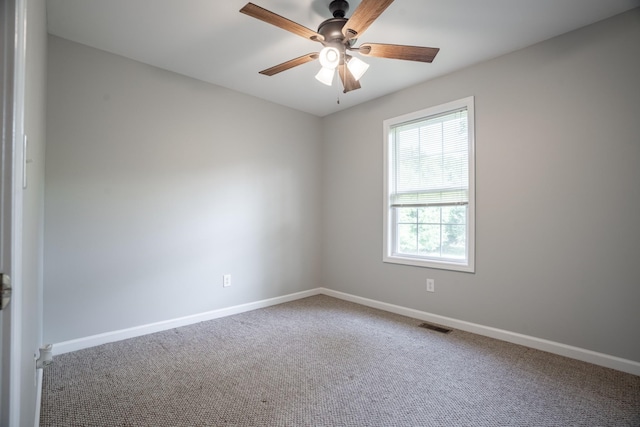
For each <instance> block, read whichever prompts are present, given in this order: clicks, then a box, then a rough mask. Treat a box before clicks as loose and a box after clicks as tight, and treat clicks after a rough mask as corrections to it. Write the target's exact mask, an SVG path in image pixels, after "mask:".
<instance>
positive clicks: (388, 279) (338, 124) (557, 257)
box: [322, 9, 640, 361]
mask: <svg viewBox="0 0 640 427" xmlns="http://www.w3.org/2000/svg"><path fill="white" fill-rule="evenodd" d="M638 46H640V9H635V10H633V11H631V12H629V13H626V14H624V15H620V16H617V17H614V18H612V19H609V20H607V21H603V22H601V23H597V24H595V25H592V26H589V27H586V28H583V29H580V30H578V31H575V32H572V33H569V34H566V35H563V36H561V37H558V38H554V39H552V40H549V41H547V42H544V43H541V44H538V45H535V46H533V47H530V48H527V49H524V50H521V51H518V52H515V53H513V54H509V55H506V56H503V57H500V58H497V59H494V60H491V61H488V62H485V63H482V64H480V65H476V66H473V67H470V68H468V69H465V70H463V71H461V72H457V73H454V74H451V75H448V76H445V77H442V78H439V79H436V80H433V81H430V82H428V83H425V84H422V85H419V86H416V87H412V88H410V89H408V90H405V91H402V92H399V93H395V94H393V95H390V96H387V97H384V98H380V99H378V100H375V101H373V102H370V103H367V104H364V105H361V106H358V107H355V108H352V109H350V110H348V111H346V112H341V113H339V114H335V115H332V116H328V117H326V118H325V119H324V122H323V129H324V131H325V140H324V153H323V158H324V175H323V183H324V184H323V191H324V196H323V201H324V210H323V224H324V228H323V237H324V238H323V265H322V272H323V283H324V285H325V286H327V287H329V288H331V289H334V290H338V291H343V292H347V293H351V294H355V295H359V296H362V297H366V298H372V299H375V300H380V301H384V302H387V303H392V304H397V305H400V306H404V307H409V308H414V309H418V310H423V311H427V312H431V313H435V314H439V315H443V316H448V317H452V318H455V319H460V320H465V321H469V322H474V323H478V324H481V325H486V326H491V327H496V328H500V329H505V330H508V331H513V332H517V333H522V334H526V335H530V336H534V337H539V338H543V339H549V340H553V341H557V342H560V343H565V344H568V345H573V346H577V347H581V348H585V349H589V350H594V351H598V352H603V353H606V354H611V355H614V356H619V357H623V358H627V359H631V360H635V361H640V340H638V328H639V327H640V309H639V303H640V275H639V274H638V260H640V249H639V245H640V243H639V242H640V167H639V165H640V84H639V83H638V76H640V55H638ZM436 61H437V59H436ZM365 78H366V76H365ZM363 86H366V82H365V81H363ZM470 95H474V96H475V106H476V109H475V111H476V151H477V156H476V168H477V173H476V189H477V193H476V194H477V205H476V207H477V215H476V221H477V222H476V227H477V231H476V273H475V274H468V273H457V272H450V271H444V270H432V269H425V268H417V267H410V266H400V265H392V264H384V263H382V138H383V135H382V121H383V120H384V119H388V118H391V117H396V116H399V115H402V114H405V113H408V112H412V111H417V110H419V109H422V108H426V107H430V106H433V105H438V104H441V103H444V102H447V101H451V100H455V99H459V98H463V97H466V96H470ZM428 277H430V278H434V279H435V285H436V292H435V293H433V294H431V293H426V292H425V279H426V278H428Z"/></svg>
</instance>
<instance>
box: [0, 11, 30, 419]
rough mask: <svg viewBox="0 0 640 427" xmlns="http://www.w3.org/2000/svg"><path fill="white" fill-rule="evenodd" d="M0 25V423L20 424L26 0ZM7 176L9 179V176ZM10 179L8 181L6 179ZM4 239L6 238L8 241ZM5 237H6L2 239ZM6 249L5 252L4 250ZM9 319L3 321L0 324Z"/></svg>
mask: <svg viewBox="0 0 640 427" xmlns="http://www.w3.org/2000/svg"><path fill="white" fill-rule="evenodd" d="M2 3H3V6H2V8H3V9H2V11H1V17H0V25H2V39H3V40H4V42H3V43H4V44H3V45H2V47H0V53H1V55H0V70H1V71H2V76H3V79H2V83H1V84H2V95H1V98H2V99H0V102H1V103H2V104H1V108H2V116H1V119H2V135H1V136H2V144H1V150H2V153H0V154H1V156H2V157H0V158H1V159H2V160H1V164H0V171H1V173H2V177H3V179H2V181H3V183H2V194H1V195H0V197H2V202H1V204H2V208H1V209H2V211H1V212H0V215H1V218H0V224H1V225H0V226H1V227H2V228H3V229H2V237H3V242H2V246H3V247H2V249H1V252H2V255H1V256H2V259H3V260H2V261H0V264H9V265H2V268H3V269H5V270H6V271H4V272H6V273H7V274H10V275H11V282H12V288H13V290H12V297H11V303H10V304H9V305H8V306H7V308H5V310H6V312H5V310H2V321H1V322H2V331H1V334H0V335H1V336H0V339H1V344H2V357H1V359H0V392H1V393H0V424H2V425H11V426H13V425H16V426H17V425H20V412H21V405H22V403H23V402H21V399H20V397H21V387H20V384H21V372H22V363H21V362H22V360H21V359H22V354H21V341H22V328H21V326H22V217H23V204H22V200H23V194H22V191H23V188H22V172H23V170H24V160H25V156H24V154H25V153H24V151H23V150H24V145H23V140H24V136H23V135H24V129H25V128H24V113H25V110H24V107H25V64H26V0H8V1H3V2H2ZM8 177H10V178H8ZM6 181H9V182H6ZM7 237H8V239H7ZM7 240H8V241H7ZM7 251H8V254H7V253H6V252H7ZM5 321H8V322H7V323H8V325H7V324H5Z"/></svg>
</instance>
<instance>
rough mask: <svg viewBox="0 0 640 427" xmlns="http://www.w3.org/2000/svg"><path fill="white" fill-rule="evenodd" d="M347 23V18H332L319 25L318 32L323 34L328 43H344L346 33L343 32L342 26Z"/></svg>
mask: <svg viewBox="0 0 640 427" xmlns="http://www.w3.org/2000/svg"><path fill="white" fill-rule="evenodd" d="M346 23H347V18H330V19H327V20H326V21H324V22H323V23H322V24H320V26H319V27H318V33H319V34H322V36H323V37H324V40H325V42H327V43H334V42H338V43H342V41H343V40H344V35H343V34H342V27H344V24H346Z"/></svg>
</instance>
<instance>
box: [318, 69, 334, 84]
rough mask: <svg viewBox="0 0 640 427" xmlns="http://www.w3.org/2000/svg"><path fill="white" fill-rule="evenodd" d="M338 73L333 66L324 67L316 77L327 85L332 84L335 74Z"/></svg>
mask: <svg viewBox="0 0 640 427" xmlns="http://www.w3.org/2000/svg"><path fill="white" fill-rule="evenodd" d="M335 73H336V70H335V69H333V68H327V67H322V68H321V69H320V71H318V74H316V79H317V80H318V81H319V82H320V83H323V84H325V85H327V86H331V84H332V83H333V76H334V74H335Z"/></svg>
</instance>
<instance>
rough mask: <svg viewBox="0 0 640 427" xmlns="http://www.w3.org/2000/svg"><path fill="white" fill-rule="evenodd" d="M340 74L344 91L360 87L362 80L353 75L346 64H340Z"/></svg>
mask: <svg viewBox="0 0 640 427" xmlns="http://www.w3.org/2000/svg"><path fill="white" fill-rule="evenodd" d="M338 74H340V80H342V86H343V87H344V91H343V92H344V93H347V92H351V91H352V90H356V89H360V82H358V81H357V80H356V79H355V78H354V77H353V74H351V71H349V69H348V68H347V67H346V66H345V64H340V65H338Z"/></svg>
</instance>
